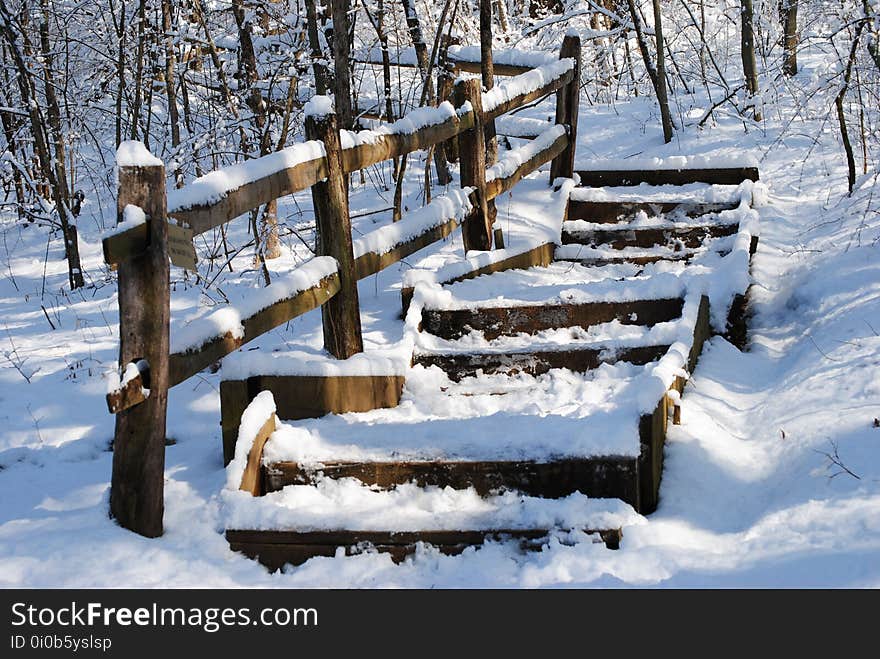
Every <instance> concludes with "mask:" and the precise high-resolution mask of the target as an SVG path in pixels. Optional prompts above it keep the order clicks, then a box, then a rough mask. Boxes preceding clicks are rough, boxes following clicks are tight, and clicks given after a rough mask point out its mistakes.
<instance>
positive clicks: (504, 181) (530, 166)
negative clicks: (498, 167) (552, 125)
mask: <svg viewBox="0 0 880 659" xmlns="http://www.w3.org/2000/svg"><path fill="white" fill-rule="evenodd" d="M568 144H569V139H568V135H567V134H565V135H560V136H559V137H557V138H556V139H555V140H553V143H552V144H550V145H549V146H547V148H546V149H542V150H541V151H539V152H538V153H536V154H535V155H534V156H532V157H531V158H529V159H528V160H527V161H525V162H524V163H523V164H521V165H520V166H519V167H517V168H516V171H514V172H513V174H511V175H510V176H506V177H504V178H496V179H492V180H491V181H488V182H487V183H486V198H487V199H494V198H495V197H498V196H499V195H502V194H504V193H505V192H507V191H509V190H511V189H512V188H513V186H515V185H516V184H517V183H519V181H520V180H521V179H522V178H523V177H524V176H528V175H529V174H531V173H532V172H534V171H535V170H537V169H538V168H539V167H540V166H541V165H543V164H544V163H545V162H549V161H550V160H552V159H553V158H555V157H556V156H558V155H559V154H560V153H562V152H563V151H564V150H565V148H566V147H567V146H568Z"/></svg>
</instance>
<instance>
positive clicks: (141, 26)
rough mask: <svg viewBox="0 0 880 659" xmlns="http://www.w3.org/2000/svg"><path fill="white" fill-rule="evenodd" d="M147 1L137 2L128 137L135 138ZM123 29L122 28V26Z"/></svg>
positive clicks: (138, 116)
mask: <svg viewBox="0 0 880 659" xmlns="http://www.w3.org/2000/svg"><path fill="white" fill-rule="evenodd" d="M146 6H147V2H146V0H140V2H139V3H138V36H137V52H136V54H135V57H137V64H136V69H135V76H134V102H133V103H132V108H131V131H130V133H129V138H130V139H132V140H136V139H137V138H138V122H139V121H140V117H141V114H140V113H141V93H142V92H141V90H142V88H143V80H144V49H145V46H146V40H147V36H146V26H147V15H146V14H147V9H146ZM123 29H124V28H123Z"/></svg>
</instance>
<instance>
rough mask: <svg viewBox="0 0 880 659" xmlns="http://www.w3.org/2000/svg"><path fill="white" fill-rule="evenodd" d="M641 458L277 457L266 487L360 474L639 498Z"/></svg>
mask: <svg viewBox="0 0 880 659" xmlns="http://www.w3.org/2000/svg"><path fill="white" fill-rule="evenodd" d="M636 462H637V460H636V458H634V457H628V456H599V457H589V458H586V457H564V458H556V459H551V460H544V461H541V460H392V461H384V462H371V461H354V460H349V461H335V462H333V461H330V462H320V463H317V464H305V465H304V464H301V463H298V462H290V461H288V462H273V463H270V464H268V465H264V467H263V484H264V488H265V491H266V492H277V491H279V490H282V489H283V488H285V487H286V486H288V485H314V484H315V483H316V482H317V481H318V480H320V479H321V478H332V479H340V478H355V479H357V480H359V481H360V482H361V483H363V484H364V485H369V486H374V487H379V488H383V489H388V488H392V487H395V486H397V485H402V484H405V483H410V482H414V483H416V484H417V485H418V486H419V487H429V486H435V487H441V488H443V487H451V488H453V489H456V490H462V489H467V488H469V487H473V488H474V489H475V490H476V492H477V493H478V494H479V495H480V496H487V495H489V494H491V493H492V492H495V491H500V490H515V491H518V492H521V493H523V494H526V495H529V496H534V497H542V498H547V499H559V498H562V497H566V496H569V495H570V494H573V493H575V492H580V493H581V494H585V495H587V496H589V497H593V498H618V499H621V500H622V501H626V502H627V503H630V504H632V505H635V504H636V502H637V500H638V491H637V490H638V487H637V484H638V481H637V468H636Z"/></svg>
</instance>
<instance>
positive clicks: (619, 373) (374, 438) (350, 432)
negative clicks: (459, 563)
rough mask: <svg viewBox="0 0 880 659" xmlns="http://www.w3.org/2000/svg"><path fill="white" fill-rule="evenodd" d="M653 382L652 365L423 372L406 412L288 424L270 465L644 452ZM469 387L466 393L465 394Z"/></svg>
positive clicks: (413, 375) (271, 450) (656, 393)
mask: <svg viewBox="0 0 880 659" xmlns="http://www.w3.org/2000/svg"><path fill="white" fill-rule="evenodd" d="M654 379H656V378H654V375H653V367H646V366H633V365H630V364H616V365H613V366H611V365H602V366H600V367H599V368H598V369H596V370H595V371H591V372H590V373H588V374H586V375H584V374H579V373H573V372H571V371H567V370H557V371H552V372H551V373H548V374H546V375H542V376H539V377H531V376H528V375H523V374H520V375H515V376H508V375H495V376H493V375H482V376H479V377H476V378H470V379H469V380H467V381H466V382H465V383H463V384H462V385H457V384H455V383H453V382H452V381H450V380H449V378H448V377H447V376H446V375H445V374H444V373H443V372H442V371H440V369H437V368H422V367H419V366H416V367H414V368H413V369H412V370H411V371H410V374H409V376H408V378H407V381H406V385H405V387H404V392H403V397H402V399H401V403H400V405H398V406H397V407H395V408H388V409H377V410H373V411H370V412H362V413H349V414H340V415H335V414H330V415H327V416H324V417H321V418H319V419H306V420H300V421H295V422H282V423H281V424H280V425H279V427H278V429H277V430H276V431H275V433H274V434H273V435H272V437H271V439H270V440H269V442H268V443H267V444H266V446H265V449H264V453H263V461H264V464H270V463H273V462H284V461H291V462H298V463H301V464H305V465H309V464H311V465H320V464H321V463H323V462H325V461H339V460H348V461H351V460H358V461H389V460H441V459H442V460H524V459H526V460H540V459H548V458H551V457H554V456H563V455H564V456H579V457H590V456H606V455H624V456H637V455H638V454H639V450H640V446H639V433H638V418H639V415H640V414H642V413H645V412H649V411H651V410H652V409H653V406H654V405H656V403H657V400H659V397H660V394H661V393H662V391H663V390H664V389H663V387H662V385H660V386H657V384H655V383H654V382H653V381H652V380H654ZM462 386H464V387H466V388H465V389H462V390H461V391H462V392H463V395H456V392H457V391H458V390H459V389H458V387H462ZM441 391H444V394H443V395H440V392H441ZM499 391H507V392H508V393H507V394H506V395H504V396H498V395H496V394H497V393H498V392H499ZM644 391H649V392H650V393H651V394H652V395H651V396H650V398H653V402H650V401H648V400H647V397H646V396H645V395H644V394H643V392H644Z"/></svg>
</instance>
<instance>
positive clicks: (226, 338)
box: [170, 273, 339, 386]
mask: <svg viewBox="0 0 880 659" xmlns="http://www.w3.org/2000/svg"><path fill="white" fill-rule="evenodd" d="M338 290H339V275H337V274H336V273H334V274H332V275H329V276H327V277H324V278H323V279H322V280H321V281H319V282H318V283H317V284H316V285H315V286H313V287H312V288H309V289H306V290H304V291H300V292H299V293H296V294H295V295H293V296H291V297H289V298H285V299H283V300H280V301H278V302H276V303H275V304H272V305H271V306H269V307H266V308H265V309H261V310H260V311H258V312H257V313H255V314H254V315H253V316H249V317H248V318H244V319H243V320H242V325H244V336H243V337H241V338H237V337H233V336H232V334H231V333H226V334H224V335H222V336H217V337H216V338H214V339H212V340H210V341H208V342H207V343H205V344H203V345H202V346H201V347H199V348H197V349H195V350H191V351H187V352H176V353H173V354H172V355H171V361H170V381H171V386H174V385H176V384H180V383H181V382H183V381H184V380H186V379H187V378H189V377H192V376H193V375H195V374H196V373H198V372H199V371H201V370H203V369H205V368H207V367H208V366H210V365H211V364H213V363H214V362H216V361H217V360H219V359H220V358H221V357H224V356H226V355H228V354H229V353H230V352H233V351H235V350H237V349H238V348H240V347H241V346H242V345H243V344H245V343H247V342H248V341H252V340H254V339H255V338H257V337H258V336H260V335H261V334H264V333H266V332H268V331H269V330H271V329H274V328H275V327H278V326H279V325H283V324H284V323H286V322H287V321H289V320H291V319H292V318H296V317H297V316H301V315H302V314H304V313H306V312H308V311H311V310H312V309H315V308H317V307H319V306H321V305H322V304H324V302H326V301H327V300H329V299H330V298H331V297H333V296H334V295H335V294H336V292H337V291H338Z"/></svg>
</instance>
